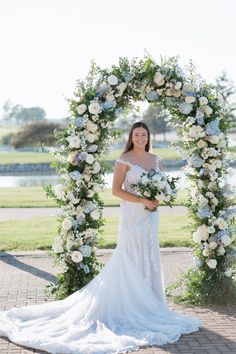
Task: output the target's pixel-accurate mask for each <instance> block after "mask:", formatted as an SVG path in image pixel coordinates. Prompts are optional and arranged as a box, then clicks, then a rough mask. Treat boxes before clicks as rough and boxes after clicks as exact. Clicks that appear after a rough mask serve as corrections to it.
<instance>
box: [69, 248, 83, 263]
mask: <svg viewBox="0 0 236 354" xmlns="http://www.w3.org/2000/svg"><path fill="white" fill-rule="evenodd" d="M71 259H72V261H73V262H75V263H79V262H81V261H82V260H83V255H82V253H81V252H79V251H74V252H72V253H71Z"/></svg>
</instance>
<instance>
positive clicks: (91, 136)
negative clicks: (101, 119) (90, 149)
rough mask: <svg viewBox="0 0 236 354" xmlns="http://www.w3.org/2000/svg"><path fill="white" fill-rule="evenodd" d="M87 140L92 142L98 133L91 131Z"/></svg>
mask: <svg viewBox="0 0 236 354" xmlns="http://www.w3.org/2000/svg"><path fill="white" fill-rule="evenodd" d="M86 140H88V142H89V143H91V144H92V143H94V141H95V140H96V135H95V134H92V133H89V134H87V136H86Z"/></svg>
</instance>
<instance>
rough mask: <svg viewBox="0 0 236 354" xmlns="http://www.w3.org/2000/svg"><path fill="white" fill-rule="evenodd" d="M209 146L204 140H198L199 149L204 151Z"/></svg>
mask: <svg viewBox="0 0 236 354" xmlns="http://www.w3.org/2000/svg"><path fill="white" fill-rule="evenodd" d="M207 146H208V144H207V142H206V141H204V140H202V139H200V140H198V142H197V147H198V148H199V149H203V148H205V147H207Z"/></svg>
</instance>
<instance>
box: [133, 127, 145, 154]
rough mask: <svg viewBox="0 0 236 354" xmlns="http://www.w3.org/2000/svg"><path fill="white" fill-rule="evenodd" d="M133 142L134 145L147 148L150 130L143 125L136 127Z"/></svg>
mask: <svg viewBox="0 0 236 354" xmlns="http://www.w3.org/2000/svg"><path fill="white" fill-rule="evenodd" d="M132 142H133V144H134V147H136V148H139V149H140V148H143V149H145V146H146V144H147V143H148V132H147V131H146V129H144V128H142V127H139V128H135V129H134V130H133V133H132Z"/></svg>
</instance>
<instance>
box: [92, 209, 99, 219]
mask: <svg viewBox="0 0 236 354" xmlns="http://www.w3.org/2000/svg"><path fill="white" fill-rule="evenodd" d="M90 216H91V218H92V219H93V220H98V219H99V218H100V213H99V211H97V210H93V211H92V212H91V213H90Z"/></svg>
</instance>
